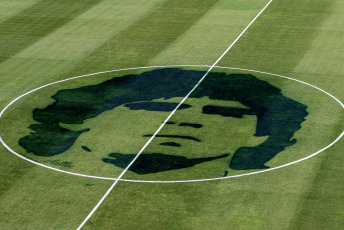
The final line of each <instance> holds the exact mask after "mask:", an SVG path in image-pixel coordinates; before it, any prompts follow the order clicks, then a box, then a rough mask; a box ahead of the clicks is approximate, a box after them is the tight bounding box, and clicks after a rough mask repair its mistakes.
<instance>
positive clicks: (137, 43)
mask: <svg viewBox="0 0 344 230" xmlns="http://www.w3.org/2000/svg"><path fill="white" fill-rule="evenodd" d="M218 1H219V0H207V1H204V0H188V1H185V0H170V1H165V2H164V3H163V4H159V5H157V6H155V7H154V8H153V9H152V11H150V14H148V15H146V17H144V18H142V19H140V20H138V21H136V22H135V23H133V24H132V25H131V26H129V27H127V28H126V29H124V30H123V31H121V32H120V33H118V34H116V35H115V36H114V37H112V38H110V39H109V40H108V41H107V42H106V43H105V44H104V45H102V46H101V47H100V48H99V49H98V50H96V51H95V52H94V53H92V54H91V55H89V57H88V58H86V59H84V61H82V62H80V63H79V64H78V65H77V66H76V67H75V69H74V71H72V72H73V73H72V74H71V75H75V74H82V73H89V72H96V71H98V70H99V71H101V70H107V69H116V68H125V67H133V66H134V67H136V66H145V65H146V64H147V63H148V62H149V60H150V59H152V58H154V57H155V56H156V55H158V54H159V53H160V52H162V51H163V50H164V49H166V48H167V47H168V46H169V45H171V44H173V43H174V41H175V40H176V39H177V38H178V37H179V36H181V35H182V34H184V33H185V31H187V30H188V29H189V28H190V27H191V26H192V25H194V24H195V23H196V22H197V21H198V20H199V19H200V18H201V17H202V16H203V15H204V14H205V13H206V12H207V11H208V10H209V9H211V8H212V7H213V6H214V5H215V4H216V3H217V2H218ZM80 70H82V72H80Z"/></svg>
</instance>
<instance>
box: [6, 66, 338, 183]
mask: <svg viewBox="0 0 344 230" xmlns="http://www.w3.org/2000/svg"><path fill="white" fill-rule="evenodd" d="M166 67H167V68H169V67H207V68H209V67H210V66H209V65H165V66H146V67H134V68H126V69H118V70H109V71H104V72H98V73H92V74H86V75H82V76H77V77H72V78H68V79H65V80H61V81H57V82H53V83H50V84H47V85H44V86H41V87H39V88H36V89H34V90H31V91H30V92H28V93H25V94H23V95H21V96H19V97H17V98H16V99H14V100H13V101H12V102H11V103H10V104H9V105H12V104H13V103H14V102H15V101H17V100H18V99H20V98H22V97H23V96H25V95H28V94H29V93H32V92H34V91H36V90H38V89H42V88H44V87H47V86H50V85H53V84H57V83H60V82H64V81H68V80H72V79H76V78H81V77H88V76H94V75H97V74H102V73H111V72H119V71H126V70H135V69H151V68H166ZM214 68H219V69H232V70H241V71H247V72H253V73H261V74H267V75H271V76H276V77H281V78H285V79H288V80H292V81H296V82H298V83H301V84H305V85H307V86H310V87H312V88H315V89H317V90H319V91H321V92H323V93H325V94H326V95H328V96H329V97H331V98H333V99H334V100H335V101H337V102H338V103H339V104H340V106H341V107H342V108H343V109H344V104H343V103H342V102H341V101H340V100H339V99H337V98H336V97H334V96H333V95H331V94H330V93H328V92H326V91H325V90H323V89H321V88H319V87H316V86H314V85H312V84H309V83H306V82H303V81H300V80H297V79H294V78H291V77H286V76H282V75H278V74H273V73H268V72H264V71H258V70H249V69H243V68H234V67H223V66H214ZM9 105H8V106H6V107H5V108H4V109H3V110H2V111H1V113H0V118H1V116H2V114H3V113H4V112H5V110H6V109H7V108H8V107H9ZM343 136H344V131H343V132H342V133H341V134H340V135H339V136H338V137H337V138H336V139H335V140H334V141H333V142H331V143H330V144H329V145H327V146H326V147H324V148H322V149H320V150H319V151H317V152H315V153H312V154H311V155H309V156H307V157H305V158H302V159H299V160H296V161H293V162H290V163H287V164H284V165H280V166H276V167H274V168H269V169H265V170H261V171H257V172H251V173H245V174H238V175H232V176H226V177H218V178H206V179H196V180H178V181H147V180H129V179H119V180H120V181H127V182H136V183H186V182H202V181H211V180H222V179H229V178H236V177H241V176H248V175H253V174H258V173H263V172H267V171H272V170H275V169H280V168H283V167H286V166H289V165H292V164H295V163H298V162H301V161H304V160H307V159H309V158H311V157H313V156H315V155H317V154H319V153H321V152H323V151H325V150H326V149H328V148H330V147H331V146H332V145H334V144H335V143H336V142H337V141H338V140H339V139H340V138H341V137H343ZM0 142H1V143H2V145H3V146H4V147H5V148H6V149H7V150H8V151H9V152H11V153H13V154H14V155H16V156H18V157H20V158H22V159H23V160H26V161H28V162H30V163H32V164H36V165H38V166H41V167H44V168H47V169H51V170H54V171H57V172H62V173H66V174H70V175H74V176H82V177H88V178H93V179H102V180H112V181H116V180H117V179H118V178H113V177H101V176H92V175H86V174H80V173H73V172H68V171H65V170H61V169H57V168H54V167H51V166H47V165H44V164H41V163H38V162H36V161H33V160H31V159H28V158H26V157H24V156H22V155H20V154H19V153H17V152H15V151H14V150H12V149H11V148H10V147H9V146H8V145H7V144H6V143H5V142H4V141H3V140H2V138H1V137H0Z"/></svg>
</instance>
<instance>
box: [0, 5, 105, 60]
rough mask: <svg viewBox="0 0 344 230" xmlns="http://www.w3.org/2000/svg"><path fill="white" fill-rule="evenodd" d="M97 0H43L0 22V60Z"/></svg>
mask: <svg viewBox="0 0 344 230" xmlns="http://www.w3.org/2000/svg"><path fill="white" fill-rule="evenodd" d="M99 2H101V0H85V1H82V0H77V1H68V0H59V1H56V0H44V1H40V2H38V3H37V4H35V5H33V6H32V7H30V8H28V9H26V10H24V11H22V12H20V13H18V14H17V15H15V16H13V17H11V18H9V19H8V20H6V21H4V22H2V23H0V50H1V52H0V63H2V62H4V61H5V60H7V59H8V58H10V57H12V56H13V55H15V54H17V53H18V52H20V51H22V50H24V49H25V48H27V47H28V46H30V45H31V44H33V43H35V42H37V41H38V40H40V39H41V38H42V37H45V36H47V35H48V34H50V33H51V32H53V31H55V30H56V29H58V28H60V27H62V26H63V25H64V24H66V23H68V22H69V21H71V20H73V19H74V18H76V17H77V16H79V15H80V14H82V13H83V12H85V11H86V10H88V9H90V8H91V7H93V6H94V5H96V4H98V3H99Z"/></svg>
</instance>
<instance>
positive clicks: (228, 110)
mask: <svg viewBox="0 0 344 230" xmlns="http://www.w3.org/2000/svg"><path fill="white" fill-rule="evenodd" d="M202 112H203V113H204V114H210V115H220V116H223V117H235V118H242V117H243V115H255V114H256V113H254V112H253V111H252V110H250V109H241V108H232V107H221V106H213V105H207V106H204V107H203V108H202Z"/></svg>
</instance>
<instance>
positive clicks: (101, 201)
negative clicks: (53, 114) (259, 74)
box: [77, 0, 273, 230]
mask: <svg viewBox="0 0 344 230" xmlns="http://www.w3.org/2000/svg"><path fill="white" fill-rule="evenodd" d="M272 1H273V0H270V1H269V2H268V4H266V5H265V7H264V8H263V9H262V10H261V11H260V12H259V13H258V14H257V16H256V17H254V19H253V20H252V21H251V22H250V23H249V24H248V25H247V26H246V28H245V29H244V30H243V31H242V32H241V33H240V35H239V36H238V37H237V38H236V39H235V40H234V42H233V43H232V44H231V45H230V46H229V47H228V48H227V49H226V51H225V52H224V53H223V54H222V55H221V56H220V57H219V58H218V59H217V60H216V61H215V62H214V64H213V65H212V66H211V67H210V68H209V69H208V71H207V72H206V73H205V74H204V75H203V77H202V78H201V79H200V80H199V81H198V83H197V84H196V85H195V86H194V87H193V88H192V89H191V91H190V92H189V93H188V94H187V95H186V96H185V97H184V98H183V100H182V101H181V102H180V103H179V104H178V105H177V107H176V108H175V109H174V110H173V111H172V112H171V113H170V115H169V116H168V117H167V118H166V120H165V121H164V122H163V123H162V124H161V125H160V127H159V128H158V130H157V131H156V132H155V133H154V134H153V136H151V138H150V139H149V140H148V141H147V143H146V144H145V145H144V146H143V147H142V149H141V150H140V152H139V153H138V154H137V155H136V156H135V158H134V159H133V160H132V161H131V162H130V164H129V165H128V166H127V167H126V168H125V169H124V170H123V172H122V173H121V174H120V175H119V176H118V177H117V179H116V180H115V182H114V183H113V184H112V185H111V187H110V188H109V189H108V190H107V191H106V193H105V194H104V196H103V197H102V198H101V199H100V201H99V202H98V203H97V205H96V206H95V207H94V208H93V209H92V211H91V212H90V213H89V214H88V216H87V217H86V218H85V220H84V221H83V222H82V223H81V224H80V225H79V227H78V228H77V230H79V229H81V228H82V227H83V226H84V225H85V224H86V222H87V221H88V220H89V219H90V218H91V216H92V215H93V213H94V212H95V211H96V210H97V209H98V207H99V206H100V205H101V204H102V203H103V201H104V200H105V199H106V197H107V196H108V195H109V194H110V192H111V191H112V189H113V188H114V187H115V186H116V184H117V183H118V181H120V179H121V178H122V177H123V175H124V174H125V173H126V172H127V171H128V169H129V168H130V167H131V165H132V164H134V162H135V161H136V159H137V158H138V157H139V156H140V155H141V153H142V152H143V151H144V150H145V149H146V147H147V146H148V145H149V144H150V143H151V142H152V140H153V139H154V138H155V136H156V135H157V134H158V133H159V132H160V130H161V129H162V128H163V127H164V125H165V124H166V123H167V122H168V120H169V119H170V118H171V117H172V116H173V114H174V113H175V112H176V111H177V110H178V108H179V107H180V106H181V105H182V104H183V103H184V101H185V100H186V99H187V98H188V97H189V96H190V95H191V94H192V92H193V91H195V89H196V88H197V87H198V86H199V85H200V84H201V82H202V81H203V80H204V78H205V77H206V76H207V75H208V74H209V73H210V71H211V70H212V69H213V68H214V67H215V66H216V64H217V63H218V62H219V61H220V60H221V59H222V58H223V57H224V56H225V55H226V54H227V53H228V51H229V50H230V49H231V48H232V47H233V46H234V45H235V43H236V42H237V41H238V40H239V39H240V38H241V36H242V35H243V34H244V33H245V32H246V31H247V30H248V28H250V26H251V25H252V24H253V23H254V22H255V21H256V19H257V18H258V17H259V16H260V15H261V14H262V13H263V12H264V11H265V9H266V8H267V7H268V6H269V5H270V3H271V2H272Z"/></svg>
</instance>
